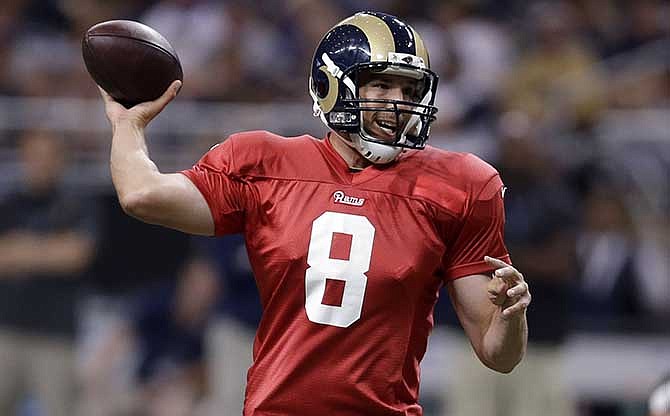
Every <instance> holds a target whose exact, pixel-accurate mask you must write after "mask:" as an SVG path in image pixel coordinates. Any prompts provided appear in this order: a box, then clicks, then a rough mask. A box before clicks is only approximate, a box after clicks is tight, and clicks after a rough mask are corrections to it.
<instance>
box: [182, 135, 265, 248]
mask: <svg viewBox="0 0 670 416" xmlns="http://www.w3.org/2000/svg"><path fill="white" fill-rule="evenodd" d="M234 145H235V139H234V136H231V137H230V138H228V139H227V140H225V141H224V142H223V143H221V144H219V145H216V146H214V147H213V148H212V149H211V150H210V151H209V152H207V153H205V155H204V156H203V157H202V158H201V159H200V160H199V161H198V162H197V163H196V164H195V165H194V166H193V167H192V168H191V169H188V170H184V171H181V173H182V174H183V175H185V176H186V177H187V178H189V179H190V180H191V182H193V184H194V185H195V186H196V187H197V188H198V190H200V193H201V194H202V196H203V197H204V198H205V201H207V205H209V209H210V211H211V213H212V218H213V219H214V226H215V234H216V235H217V236H218V235H224V234H234V233H239V232H242V231H243V229H244V224H245V218H246V213H247V207H248V206H250V198H251V197H252V195H253V193H252V192H251V190H250V189H249V188H250V185H249V184H248V182H247V181H245V180H244V178H243V177H242V176H241V175H239V174H238V173H237V171H236V164H235V152H234Z"/></svg>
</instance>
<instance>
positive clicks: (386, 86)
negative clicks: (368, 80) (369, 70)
mask: <svg viewBox="0 0 670 416" xmlns="http://www.w3.org/2000/svg"><path fill="white" fill-rule="evenodd" d="M372 87H373V88H380V89H382V90H387V89H389V88H391V86H390V85H389V83H388V82H384V81H374V82H373V83H372Z"/></svg>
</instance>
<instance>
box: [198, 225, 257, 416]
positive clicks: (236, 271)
mask: <svg viewBox="0 0 670 416" xmlns="http://www.w3.org/2000/svg"><path fill="white" fill-rule="evenodd" d="M211 253H212V258H213V259H215V260H216V264H217V266H218V272H219V277H220V279H221V282H222V283H221V286H222V297H221V299H220V300H219V302H218V305H217V311H216V312H217V313H216V316H215V319H213V320H212V324H211V326H210V329H209V333H208V343H207V356H208V363H209V365H208V370H209V374H210V376H209V379H210V381H211V394H212V396H211V398H210V400H209V402H210V403H209V408H210V410H211V411H210V414H211V415H216V414H225V415H241V414H242V406H243V404H244V394H245V390H246V382H247V370H248V369H249V367H250V366H251V364H252V347H253V342H254V337H255V335H256V328H257V327H258V323H259V322H260V318H261V304H260V299H259V296H258V289H257V288H256V280H255V278H254V275H253V273H252V271H251V264H250V263H249V258H248V257H247V250H246V246H245V244H244V238H243V237H242V236H240V235H232V236H226V237H223V238H219V239H217V240H216V241H215V242H214V244H213V245H212V247H211Z"/></svg>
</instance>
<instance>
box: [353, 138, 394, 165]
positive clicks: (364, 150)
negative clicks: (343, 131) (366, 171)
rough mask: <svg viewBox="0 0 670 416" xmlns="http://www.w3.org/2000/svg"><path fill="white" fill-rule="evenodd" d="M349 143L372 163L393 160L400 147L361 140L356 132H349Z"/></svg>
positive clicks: (384, 162) (383, 162) (380, 163)
mask: <svg viewBox="0 0 670 416" xmlns="http://www.w3.org/2000/svg"><path fill="white" fill-rule="evenodd" d="M349 137H350V138H351V144H352V147H353V148H354V149H356V150H357V151H358V153H360V154H361V156H363V157H364V158H366V159H367V160H369V161H370V162H372V163H374V164H379V165H383V164H386V163H390V162H393V161H394V160H395V159H396V158H397V157H398V155H399V154H400V152H402V148H401V147H395V146H389V145H386V144H379V143H373V142H369V141H366V140H363V139H362V138H361V136H359V135H358V134H350V136H349Z"/></svg>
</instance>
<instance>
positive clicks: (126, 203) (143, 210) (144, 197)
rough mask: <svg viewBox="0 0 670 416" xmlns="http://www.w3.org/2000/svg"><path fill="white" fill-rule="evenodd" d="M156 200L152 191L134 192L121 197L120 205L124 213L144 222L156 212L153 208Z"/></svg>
mask: <svg viewBox="0 0 670 416" xmlns="http://www.w3.org/2000/svg"><path fill="white" fill-rule="evenodd" d="M155 200H156V197H155V195H154V192H152V191H151V190H140V191H134V192H131V193H129V194H126V195H123V196H122V197H119V203H120V204H121V208H122V209H123V211H124V212H125V213H126V214H128V215H130V216H131V217H135V218H137V219H139V220H142V221H147V220H148V219H149V217H150V216H151V213H152V212H154V211H155V210H154V209H153V208H152V207H153V206H154V205H155Z"/></svg>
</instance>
